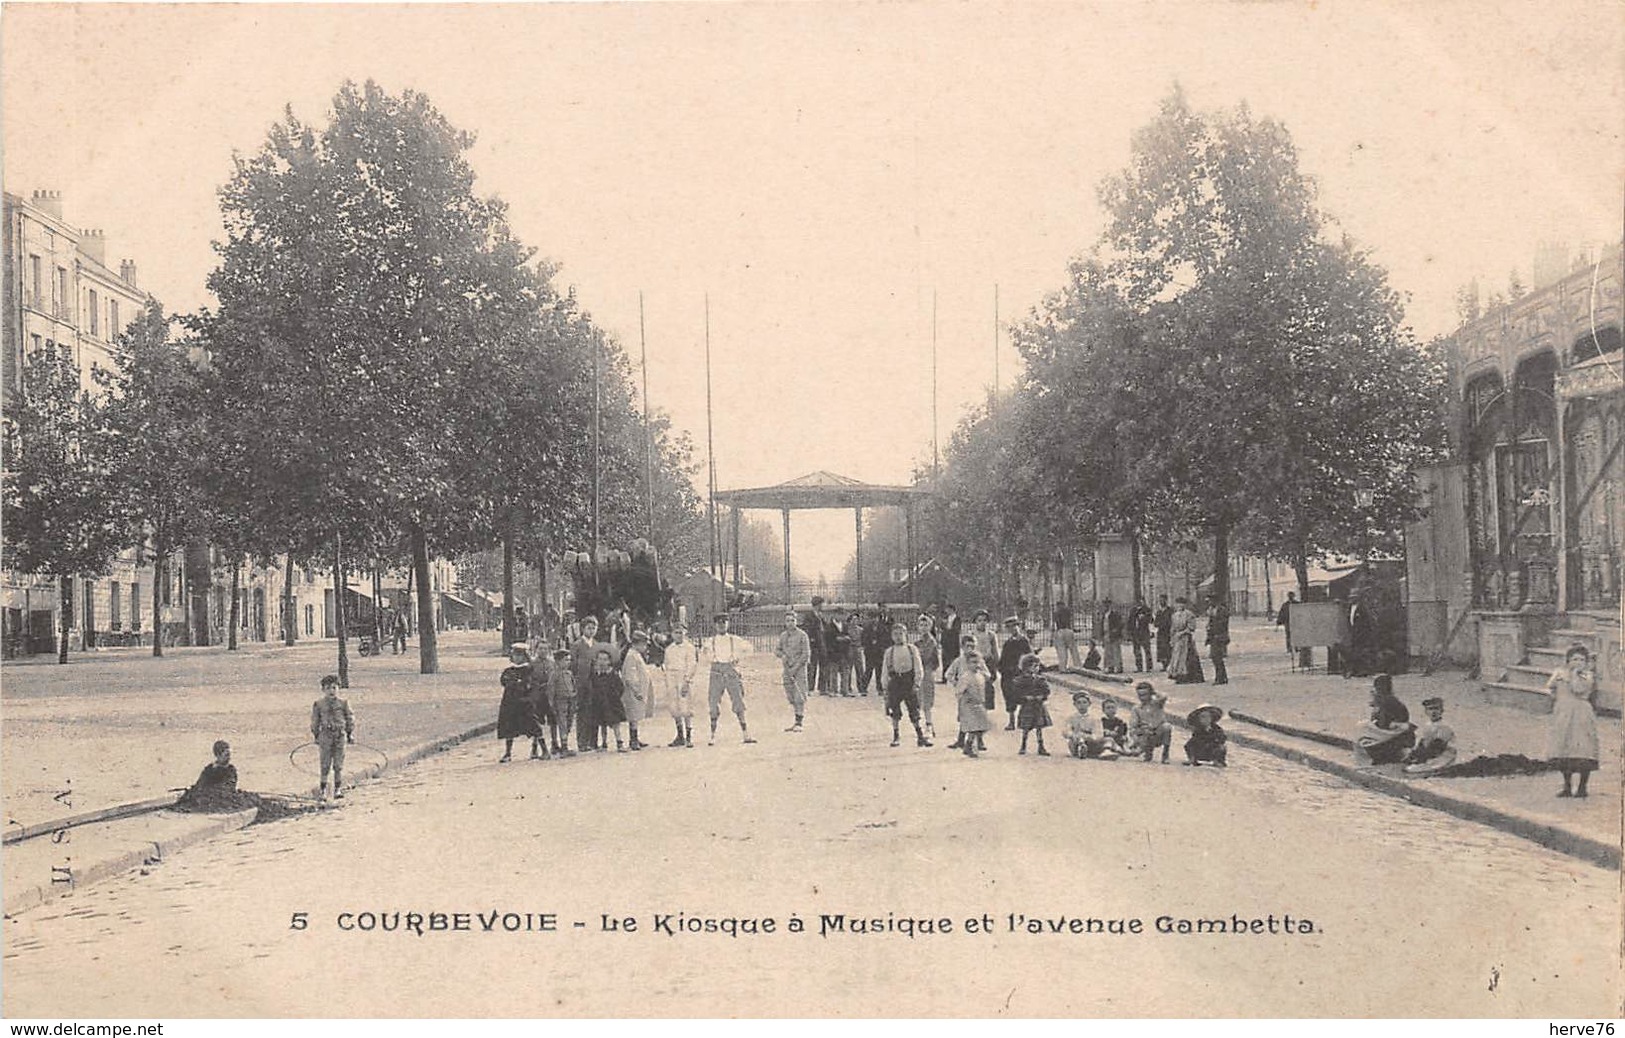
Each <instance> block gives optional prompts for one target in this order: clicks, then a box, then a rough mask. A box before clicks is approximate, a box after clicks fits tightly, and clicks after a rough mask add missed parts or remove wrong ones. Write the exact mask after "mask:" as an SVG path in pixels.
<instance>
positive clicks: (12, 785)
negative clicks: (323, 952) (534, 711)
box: [0, 632, 506, 830]
mask: <svg viewBox="0 0 1625 1038" xmlns="http://www.w3.org/2000/svg"><path fill="white" fill-rule="evenodd" d="M497 637H498V636H497V635H495V634H493V633H481V632H455V633H451V634H445V635H442V636H441V642H440V668H441V672H440V673H439V674H434V675H421V674H419V673H418V672H417V671H418V657H417V647H416V645H413V646H412V650H411V651H410V652H409V653H408V654H406V655H402V656H394V655H387V654H386V655H384V656H380V657H371V658H360V657H358V656H354V655H352V657H351V662H350V686H351V687H350V688H349V689H348V690H346V691H345V692H343V695H344V696H345V698H347V699H348V700H349V701H350V706H351V708H352V709H353V710H354V712H355V717H356V733H355V738H356V743H357V744H358V745H356V746H355V747H352V749H351V753H350V759H349V761H348V769H347V770H348V771H349V772H350V773H352V774H354V775H355V776H356V777H360V774H361V771H362V770H363V769H365V768H366V767H368V766H369V765H375V764H379V763H382V762H383V760H384V759H385V758H386V757H387V758H389V759H391V760H394V759H396V758H397V757H398V756H399V755H401V754H403V753H405V752H406V751H408V750H409V749H411V748H412V747H414V746H417V745H418V744H420V743H422V742H424V741H425V740H427V739H432V738H435V737H438V736H442V735H446V734H449V733H452V732H462V731H466V730H468V729H469V728H472V727H474V726H476V725H478V724H482V723H486V722H491V721H494V720H495V719H496V711H497V704H498V702H500V700H501V697H502V690H501V688H500V686H499V685H498V682H497V675H498V674H499V673H500V672H501V669H502V667H503V666H505V665H506V661H505V660H504V659H503V657H502V656H500V655H498V653H497V649H498V642H497ZM335 653H336V649H335V643H333V642H330V641H328V642H311V643H302V644H299V645H296V646H293V647H292V648H283V647H280V646H275V647H266V646H260V645H256V646H254V647H252V648H244V649H242V650H239V651H237V652H232V653H228V652H226V651H225V650H224V649H221V648H218V647H211V648H206V649H178V650H170V651H169V652H168V653H167V654H166V655H165V656H164V657H163V658H161V659H154V658H153V657H152V656H151V655H150V650H148V652H146V653H143V652H142V651H140V650H111V651H107V652H99V653H94V654H75V655H74V656H73V657H72V661H71V662H70V663H68V664H67V665H66V666H58V665H56V664H49V665H44V664H37V663H34V662H29V663H25V664H22V665H13V664H12V663H10V662H7V663H6V664H5V665H4V666H3V667H0V713H3V715H4V721H5V725H4V730H3V732H0V750H3V754H0V788H3V806H4V808H5V828H6V829H8V830H15V829H16V828H17V827H18V826H31V825H37V824H41V823H49V822H51V821H52V820H55V819H60V818H64V817H67V816H70V815H78V814H83V813H85V812H88V811H95V810H97V809H100V808H106V807H111V806H113V805H115V804H123V803H129V802H132V801H140V800H147V799H150V798H153V797H157V796H162V795H164V794H166V793H167V792H168V791H170V790H174V789H179V788H184V787H186V786H189V785H191V784H192V782H193V780H195V779H196V778H197V775H198V772H199V771H200V770H201V769H202V768H203V766H204V765H205V764H207V763H209V761H210V760H211V758H212V754H211V751H210V746H211V745H212V744H213V743H214V741H215V740H216V739H225V740H227V741H228V742H230V743H231V749H232V763H233V764H235V765H236V766H237V772H238V775H239V781H240V783H241V785H242V787H243V788H244V789H248V790H253V791H256V792H262V793H307V792H309V791H310V790H311V789H312V788H314V786H315V784H316V779H317V774H316V764H315V760H316V755H315V753H314V751H313V750H306V751H303V752H301V753H300V754H298V755H296V757H295V758H294V762H290V761H289V756H288V755H289V751H291V750H293V749H294V748H295V747H297V746H299V745H300V744H302V743H305V742H308V741H309V739H310V704H311V703H312V701H314V700H315V699H316V698H317V697H318V696H319V694H320V689H319V688H318V687H317V681H318V679H319V678H320V677H321V675H323V674H327V673H330V672H332V671H335V670H336V669H337V665H336V660H335V658H334V657H335ZM307 758H308V759H307Z"/></svg>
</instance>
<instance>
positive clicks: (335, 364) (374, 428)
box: [207, 82, 537, 676]
mask: <svg viewBox="0 0 1625 1038" xmlns="http://www.w3.org/2000/svg"><path fill="white" fill-rule="evenodd" d="M472 143H473V138H472V137H471V135H469V134H467V133H465V132H463V131H461V130H458V129H457V128H455V127H453V126H452V125H451V124H450V123H449V122H447V121H446V119H445V118H444V117H443V116H442V115H441V114H440V113H439V112H438V111H437V110H436V109H435V108H434V107H433V105H432V104H431V103H430V102H429V100H428V98H426V97H425V96H423V95H422V94H420V93H417V92H415V91H410V90H408V91H405V92H403V93H401V94H399V95H392V94H389V93H387V92H386V91H384V90H383V89H382V88H381V87H379V86H378V85H376V84H374V83H372V82H368V83H366V84H364V85H362V86H357V85H355V84H353V83H347V84H345V85H344V87H343V88H342V89H341V90H340V91H339V93H338V95H337V96H336V97H335V98H334V101H333V108H332V112H331V116H330V119H329V120H328V123H327V125H326V126H325V127H322V128H317V127H313V126H309V125H306V124H305V123H303V122H301V121H300V120H299V119H297V118H296V117H295V116H294V115H293V114H292V112H289V113H287V114H286V116H285V117H284V119H283V120H282V121H281V122H279V123H278V124H276V125H275V126H273V127H272V128H271V130H270V132H269V133H268V135H267V139H266V142H265V144H264V145H263V146H262V148H261V149H260V150H259V152H258V153H256V154H255V155H253V156H249V157H246V158H241V157H240V158H239V159H238V160H237V165H236V170H235V172H234V174H233V176H232V178H231V180H230V181H229V182H228V183H227V184H226V186H225V187H224V188H223V189H222V190H221V194H220V197H221V208H222V211H223V214H224V217H225V225H226V234H225V239H224V240H223V241H222V242H220V243H218V244H217V250H218V252H219V254H220V265H219V267H218V268H217V269H216V270H215V272H214V273H213V274H212V275H211V276H210V279H209V285H210V288H211V289H212V290H213V291H214V293H215V295H216V296H217V298H218V300H219V305H218V308H217V309H216V311H215V312H214V313H212V314H210V315H208V318H207V326H208V340H209V346H210V350H211V354H212V359H213V363H214V364H215V365H216V366H218V367H219V368H220V369H221V371H222V384H223V385H224V386H226V387H227V389H228V392H231V393H234V394H250V395H254V396H258V397H260V398H262V399H265V400H267V401H269V403H268V404H267V406H266V408H265V411H264V413H263V416H264V418H265V419H266V425H265V426H264V428H265V429H266V432H267V435H266V437H265V443H266V446H267V450H266V452H265V456H264V458H263V462H262V463H263V464H264V466H265V470H266V477H267V484H268V485H269V486H271V487H274V488H282V489H285V490H287V491H289V495H288V498H287V499H286V500H284V501H283V502H282V503H281V507H280V508H279V509H278V518H277V522H278V523H279V525H280V527H281V529H280V531H279V536H280V539H281V541H282V542H283V543H285V544H286V545H288V549H289V550H290V551H291V552H292V553H293V554H294V555H299V556H304V557H310V556H315V555H318V554H320V555H323V556H325V557H326V558H328V559H329V560H331V564H332V567H333V569H334V571H335V574H334V576H335V598H336V600H337V601H338V603H339V604H340V608H341V609H342V603H343V599H344V593H343V586H344V585H343V579H342V573H343V571H344V570H345V569H346V568H347V567H348V565H349V563H347V562H346V561H345V560H346V558H349V559H368V560H370V559H376V558H379V557H381V556H384V555H386V554H387V553H388V552H389V551H390V550H392V548H393V546H395V545H397V544H399V543H400V542H402V541H404V542H405V544H406V545H407V547H408V550H409V554H410V557H411V559H412V565H413V569H414V573H415V577H416V583H417V586H418V587H419V588H420V594H419V596H418V629H419V632H420V637H419V652H420V669H421V670H422V671H423V672H424V673H433V672H434V671H436V670H437V669H438V655H437V648H436V642H435V637H434V624H433V602H432V601H431V600H430V598H429V595H428V594H427V591H428V589H429V542H430V539H431V537H435V536H439V537H442V538H448V539H449V540H450V542H451V543H448V544H446V545H445V547H446V548H447V550H457V549H459V548H462V547H465V546H466V545H463V544H458V543H456V542H457V541H458V540H465V539H467V538H469V537H470V536H472V535H471V533H470V531H471V530H474V529H477V528H478V527H479V526H480V522H479V518H478V516H477V515H472V516H471V515H470V503H471V501H472V502H477V503H483V501H482V500H481V499H480V497H479V496H478V495H470V494H469V493H468V487H467V485H466V482H467V481H466V479H465V478H464V475H465V473H466V472H468V471H469V467H468V466H469V461H470V457H469V451H471V450H477V449H479V448H480V447H481V446H482V445H483V443H484V438H482V436H481V431H482V429H481V424H482V423H484V422H485V421H486V420H487V418H488V403H489V401H488V389H489V384H490V379H491V377H492V375H491V373H492V372H493V371H494V370H497V369H498V368H500V366H501V365H502V364H503V363H505V361H506V352H505V350H504V348H503V346H502V344H503V343H505V342H506V341H507V340H508V339H509V338H510V337H511V335H512V334H513V333H512V329H511V324H512V322H513V320H514V315H515V313H516V312H522V311H524V310H525V308H526V307H528V306H534V305H536V302H537V301H536V300H534V299H530V298H527V297H526V296H525V295H524V293H523V291H522V287H523V283H524V281H525V277H524V276H523V275H522V274H520V273H519V270H520V268H522V267H523V266H524V264H525V261H526V259H527V258H528V255H527V253H526V251H525V250H524V249H523V248H522V247H521V246H520V245H519V244H518V243H517V242H515V241H514V240H513V239H512V237H511V236H510V235H509V234H508V232H507V228H506V224H505V211H504V207H503V205H502V204H501V203H500V202H499V201H497V200H494V199H489V198H484V197H481V196H479V195H477V194H476V193H475V191H474V172H473V170H472V168H471V167H470V166H469V164H468V162H467V159H466V152H467V150H468V148H469V147H471V146H472ZM516 286H518V289H516ZM491 344H495V348H494V350H492V353H491V354H487V352H486V351H487V347H488V345H491ZM238 399H241V397H238ZM341 546H342V550H341ZM340 635H341V637H340V642H339V654H340V655H339V662H340V670H341V676H342V674H343V671H344V669H345V662H346V657H345V643H344V639H343V637H342V635H343V632H342V630H341V631H340Z"/></svg>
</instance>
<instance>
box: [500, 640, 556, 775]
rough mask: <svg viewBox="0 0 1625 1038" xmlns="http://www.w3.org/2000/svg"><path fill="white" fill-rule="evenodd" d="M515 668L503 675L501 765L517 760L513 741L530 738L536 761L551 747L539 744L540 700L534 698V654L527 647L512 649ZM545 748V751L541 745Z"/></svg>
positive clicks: (518, 646)
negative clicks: (532, 674)
mask: <svg viewBox="0 0 1625 1038" xmlns="http://www.w3.org/2000/svg"><path fill="white" fill-rule="evenodd" d="M508 658H509V659H510V660H512V661H513V666H511V667H508V668H506V669H505V670H503V672H502V705H501V706H500V707H498V708H497V738H498V739H501V740H502V741H503V749H502V758H501V759H500V760H498V761H497V763H498V764H506V763H508V762H509V761H510V760H512V759H513V741H514V740H515V739H522V738H525V737H527V736H528V737H529V738H530V740H531V744H530V755H531V758H532V759H535V758H537V757H541V756H544V755H545V754H546V752H547V747H546V746H545V745H542V744H540V743H539V742H538V740H540V739H541V737H542V726H541V723H540V722H539V721H538V720H537V719H536V701H535V699H534V698H533V697H532V695H531V687H530V677H531V665H530V653H529V652H528V651H527V650H526V649H525V647H524V646H523V645H515V646H513V648H511V649H509V650H508ZM538 745H541V746H542V748H541V752H538V751H537V746H538Z"/></svg>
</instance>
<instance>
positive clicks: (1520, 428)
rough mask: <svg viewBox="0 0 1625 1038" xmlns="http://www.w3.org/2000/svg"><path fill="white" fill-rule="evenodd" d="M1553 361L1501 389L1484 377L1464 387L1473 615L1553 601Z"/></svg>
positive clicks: (1526, 367) (1535, 364) (1524, 365)
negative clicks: (1476, 610)
mask: <svg viewBox="0 0 1625 1038" xmlns="http://www.w3.org/2000/svg"><path fill="white" fill-rule="evenodd" d="M1556 376H1557V356H1556V354H1554V353H1553V352H1551V351H1544V352H1541V353H1537V354H1535V355H1533V356H1531V357H1527V358H1525V359H1524V360H1523V361H1521V362H1520V363H1519V364H1518V368H1517V371H1516V372H1515V373H1514V375H1513V379H1512V385H1511V386H1510V387H1509V388H1503V386H1502V383H1501V379H1500V377H1499V375H1497V374H1494V373H1490V374H1486V375H1483V376H1481V377H1479V378H1477V379H1474V380H1473V381H1472V382H1471V383H1469V384H1468V387H1467V391H1466V394H1465V398H1464V401H1463V403H1464V412H1465V414H1464V420H1465V422H1466V426H1467V428H1466V430H1465V432H1466V435H1465V437H1464V440H1465V442H1466V444H1467V452H1468V487H1467V507H1468V528H1469V530H1468V532H1469V538H1470V545H1471V550H1472V557H1473V571H1474V577H1475V579H1474V588H1473V597H1474V601H1475V603H1476V604H1477V605H1478V606H1479V608H1483V609H1518V608H1521V607H1522V606H1524V605H1529V604H1534V605H1546V604H1555V603H1556V601H1557V547H1556V537H1555V531H1556V528H1557V527H1556V522H1555V519H1556V510H1557V496H1556V475H1557V473H1556V458H1557V450H1556V428H1557V407H1556V402H1555V400H1554V398H1553V395H1552V394H1553V386H1554V383H1555V380H1556Z"/></svg>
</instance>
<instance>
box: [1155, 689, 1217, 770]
mask: <svg viewBox="0 0 1625 1038" xmlns="http://www.w3.org/2000/svg"><path fill="white" fill-rule="evenodd" d="M1223 716H1224V711H1223V710H1220V709H1219V708H1218V707H1216V706H1214V705H1213V704H1212V703H1203V704H1202V705H1201V706H1199V707H1197V708H1196V709H1195V710H1192V711H1191V712H1190V713H1189V714H1188V715H1186V717H1185V720H1186V721H1187V722H1188V723H1189V724H1190V726H1191V737H1190V738H1189V739H1186V740H1185V766H1186V767H1194V766H1196V765H1198V764H1212V765H1214V766H1215V767H1219V768H1222V767H1224V766H1225V764H1226V760H1225V757H1226V751H1225V742H1226V741H1227V739H1228V737H1227V736H1226V735H1225V734H1224V729H1223V728H1220V727H1219V719H1220V718H1221V717H1223ZM1166 752H1167V751H1164V753H1166ZM1163 759H1164V760H1166V759H1167V758H1166V757H1164V758H1163Z"/></svg>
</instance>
